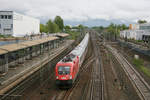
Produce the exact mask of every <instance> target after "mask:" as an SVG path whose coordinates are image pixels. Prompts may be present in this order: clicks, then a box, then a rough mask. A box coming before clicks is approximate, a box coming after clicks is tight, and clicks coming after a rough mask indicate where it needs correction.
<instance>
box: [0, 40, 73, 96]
mask: <svg viewBox="0 0 150 100" xmlns="http://www.w3.org/2000/svg"><path fill="white" fill-rule="evenodd" d="M73 42H74V41H73V40H67V41H65V42H64V43H62V44H60V45H59V47H58V48H55V49H53V50H51V51H50V52H45V53H44V54H42V55H38V56H37V57H34V58H32V60H26V61H25V62H24V63H23V64H19V65H18V66H16V68H15V69H10V70H9V72H8V73H7V74H6V75H4V76H3V77H0V94H4V93H5V92H7V91H8V90H9V89H11V88H13V87H14V86H15V85H17V84H18V83H20V82H21V81H22V80H24V79H25V78H27V77H28V76H30V75H31V74H32V73H34V72H35V71H37V70H38V69H40V68H41V67H43V66H44V65H45V64H47V63H48V62H50V61H51V60H52V59H53V58H55V57H56V56H57V55H59V54H60V53H61V52H62V51H64V50H66V49H67V48H68V47H69V46H70V45H72V44H73Z"/></svg>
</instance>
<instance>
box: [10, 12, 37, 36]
mask: <svg viewBox="0 0 150 100" xmlns="http://www.w3.org/2000/svg"><path fill="white" fill-rule="evenodd" d="M13 28H14V31H13V32H14V34H13V36H24V35H31V34H38V33H39V32H40V21H39V20H38V19H35V18H32V17H28V16H24V15H21V14H18V13H15V12H14V13H13Z"/></svg>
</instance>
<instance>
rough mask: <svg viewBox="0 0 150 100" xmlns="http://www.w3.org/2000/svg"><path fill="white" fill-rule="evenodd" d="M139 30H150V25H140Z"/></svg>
mask: <svg viewBox="0 0 150 100" xmlns="http://www.w3.org/2000/svg"><path fill="white" fill-rule="evenodd" d="M139 29H140V30H150V23H145V24H140V25H139Z"/></svg>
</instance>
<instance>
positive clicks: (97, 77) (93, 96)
mask: <svg viewBox="0 0 150 100" xmlns="http://www.w3.org/2000/svg"><path fill="white" fill-rule="evenodd" d="M91 41H92V44H93V49H94V55H95V63H94V66H93V70H92V78H91V79H92V81H91V93H90V100H104V70H103V66H102V63H101V58H100V57H101V56H100V47H99V44H98V41H99V39H98V37H97V34H96V33H94V34H92V35H91Z"/></svg>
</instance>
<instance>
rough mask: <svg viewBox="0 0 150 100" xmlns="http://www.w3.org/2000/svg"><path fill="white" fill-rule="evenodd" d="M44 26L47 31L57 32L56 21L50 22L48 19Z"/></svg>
mask: <svg viewBox="0 0 150 100" xmlns="http://www.w3.org/2000/svg"><path fill="white" fill-rule="evenodd" d="M46 27H47V30H48V32H49V33H56V32H59V27H58V25H57V24H56V23H54V22H52V21H51V20H49V21H48V22H47V23H46Z"/></svg>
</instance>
